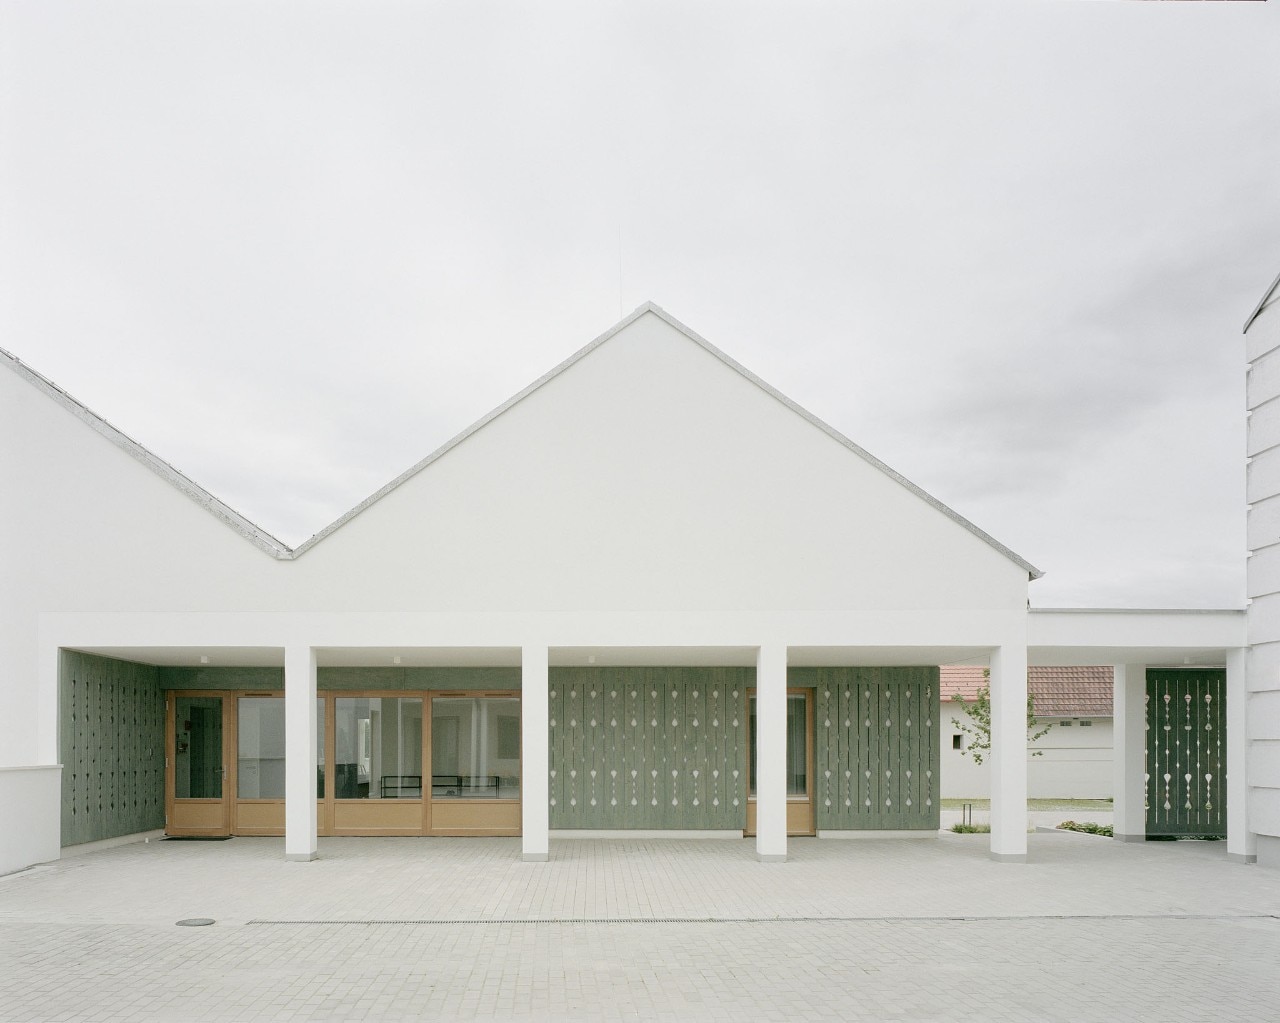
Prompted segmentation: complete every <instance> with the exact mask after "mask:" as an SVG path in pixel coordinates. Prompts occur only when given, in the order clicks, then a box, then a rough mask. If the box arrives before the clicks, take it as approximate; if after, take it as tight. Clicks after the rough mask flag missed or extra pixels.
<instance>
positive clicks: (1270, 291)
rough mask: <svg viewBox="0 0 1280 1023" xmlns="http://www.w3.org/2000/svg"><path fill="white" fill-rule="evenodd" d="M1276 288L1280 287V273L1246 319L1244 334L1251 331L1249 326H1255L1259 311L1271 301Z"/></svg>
mask: <svg viewBox="0 0 1280 1023" xmlns="http://www.w3.org/2000/svg"><path fill="white" fill-rule="evenodd" d="M1276 288H1280V274H1277V275H1276V279H1275V280H1274V281H1272V282H1271V287H1269V288H1268V289H1267V293H1266V294H1265V295H1263V296H1262V301H1261V302H1259V303H1258V304H1257V305H1256V306H1254V308H1253V312H1251V313H1250V314H1249V318H1248V319H1247V320H1245V321H1244V330H1243V331H1241V333H1242V334H1247V333H1249V328H1250V327H1252V326H1253V321H1254V320H1256V319H1257V318H1258V313H1260V312H1262V308H1263V306H1265V305H1266V304H1267V303H1268V302H1270V301H1271V296H1272V295H1274V294H1275V293H1276Z"/></svg>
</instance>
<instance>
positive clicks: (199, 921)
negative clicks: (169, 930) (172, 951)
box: [178, 916, 214, 927]
mask: <svg viewBox="0 0 1280 1023" xmlns="http://www.w3.org/2000/svg"><path fill="white" fill-rule="evenodd" d="M211 923H214V921H213V920H212V919H210V918H209V917H207V916H193V917H190V918H189V919H187V920H179V921H178V926H179V927H208V926H209V925H210V924H211Z"/></svg>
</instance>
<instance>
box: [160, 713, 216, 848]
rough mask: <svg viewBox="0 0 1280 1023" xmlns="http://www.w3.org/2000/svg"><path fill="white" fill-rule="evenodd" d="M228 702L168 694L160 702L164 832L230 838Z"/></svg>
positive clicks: (177, 834)
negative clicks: (162, 739) (163, 704)
mask: <svg viewBox="0 0 1280 1023" xmlns="http://www.w3.org/2000/svg"><path fill="white" fill-rule="evenodd" d="M230 702H231V701H230V699H229V698H228V696H227V694H225V693H215V692H199V691H196V692H170V693H168V694H167V696H166V699H165V725H166V727H165V732H166V736H165V787H164V790H165V808H164V813H165V833H166V834H169V835H174V836H187V837H194V836H207V837H215V836H222V835H229V834H231V787H230V784H229V778H228V773H229V765H230V763H231V733H232V727H231V722H230V709H229V705H230Z"/></svg>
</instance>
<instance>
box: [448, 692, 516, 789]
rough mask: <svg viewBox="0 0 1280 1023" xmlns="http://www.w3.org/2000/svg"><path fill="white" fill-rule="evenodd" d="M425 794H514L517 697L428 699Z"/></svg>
mask: <svg viewBox="0 0 1280 1023" xmlns="http://www.w3.org/2000/svg"><path fill="white" fill-rule="evenodd" d="M431 798H432V799H519V798H520V700H519V698H518V697H513V696H475V697H471V696H437V697H436V698H434V699H433V700H432V701H431Z"/></svg>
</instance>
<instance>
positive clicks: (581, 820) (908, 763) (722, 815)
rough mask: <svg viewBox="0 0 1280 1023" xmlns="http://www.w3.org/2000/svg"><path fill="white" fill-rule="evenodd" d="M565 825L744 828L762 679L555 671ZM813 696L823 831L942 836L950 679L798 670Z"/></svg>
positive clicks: (699, 672) (557, 790)
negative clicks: (750, 742) (944, 716)
mask: <svg viewBox="0 0 1280 1023" xmlns="http://www.w3.org/2000/svg"><path fill="white" fill-rule="evenodd" d="M550 683H551V685H550V693H549V703H550V708H549V717H550V720H549V722H548V730H549V736H550V778H549V782H550V793H549V799H550V815H551V826H552V827H553V828H564V829H574V828H581V829H586V828H590V829H609V830H615V829H616V830H625V829H653V830H674V829H689V830H703V829H706V830H737V829H740V828H742V827H744V826H745V824H746V799H747V795H746V792H747V786H746V781H747V779H746V759H747V704H746V698H747V690H748V689H749V688H751V687H753V686H754V685H755V670H754V669H753V668H552V669H551V672H550ZM788 684H789V685H791V686H794V687H799V688H812V689H813V690H814V692H813V697H812V698H813V700H814V746H815V748H814V766H815V772H814V778H813V779H812V782H811V787H812V792H813V798H814V803H815V809H816V815H817V817H816V819H817V824H818V828H819V830H828V831H840V830H849V831H852V830H881V829H885V830H890V829H892V830H937V828H938V826H939V810H940V806H939V797H938V791H939V784H938V783H939V774H938V772H939V749H938V727H939V713H940V706H939V697H938V669H937V668H935V667H923V668H792V669H790V671H788Z"/></svg>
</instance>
